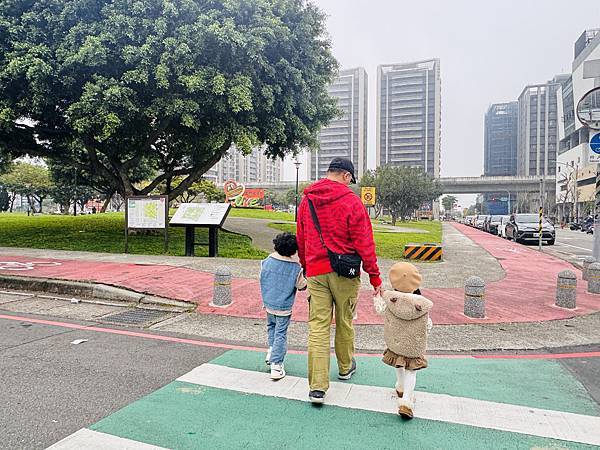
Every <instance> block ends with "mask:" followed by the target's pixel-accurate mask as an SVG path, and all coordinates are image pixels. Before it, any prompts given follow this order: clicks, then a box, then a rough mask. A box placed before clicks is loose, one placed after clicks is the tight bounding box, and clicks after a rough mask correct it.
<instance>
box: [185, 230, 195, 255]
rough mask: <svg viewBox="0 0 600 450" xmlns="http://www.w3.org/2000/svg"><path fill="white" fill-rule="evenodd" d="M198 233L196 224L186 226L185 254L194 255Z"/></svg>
mask: <svg viewBox="0 0 600 450" xmlns="http://www.w3.org/2000/svg"><path fill="white" fill-rule="evenodd" d="M195 240H196V233H195V228H194V226H193V225H192V226H187V227H185V256H194V245H195V242H194V241H195Z"/></svg>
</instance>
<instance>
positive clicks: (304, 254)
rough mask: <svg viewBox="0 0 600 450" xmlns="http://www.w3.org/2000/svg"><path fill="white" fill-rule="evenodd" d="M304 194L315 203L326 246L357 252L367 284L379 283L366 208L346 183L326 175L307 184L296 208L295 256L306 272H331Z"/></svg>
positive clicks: (373, 243) (341, 250)
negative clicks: (366, 277) (298, 258)
mask: <svg viewBox="0 0 600 450" xmlns="http://www.w3.org/2000/svg"><path fill="white" fill-rule="evenodd" d="M307 197H308V198H310V199H311V200H312V202H313V205H314V206H315V210H316V212H317V217H318V218H319V223H320V224H321V230H322V232H323V239H324V241H325V244H326V245H327V247H329V249H330V250H331V251H333V252H335V253H354V252H356V253H358V254H359V255H360V257H361V258H362V266H363V270H364V271H365V272H367V273H368V274H369V277H370V280H371V285H372V286H373V287H377V286H379V285H381V278H380V277H379V267H378V266H377V255H376V254H375V242H374V241H373V229H372V228H371V220H370V219H369V215H368V214H367V210H366V209H365V207H364V206H363V204H362V202H361V201H360V199H359V198H358V196H357V195H356V194H354V192H352V190H351V189H350V188H349V187H348V186H345V185H343V184H342V183H338V182H337V181H332V180H328V179H323V180H319V181H317V182H316V183H313V184H312V185H310V186H309V187H307V188H306V189H305V190H304V198H303V199H302V202H301V203H300V207H299V209H298V227H297V233H296V238H297V240H298V256H299V257H300V263H301V264H302V267H303V268H304V270H305V271H306V276H307V277H314V276H317V275H323V274H326V273H330V272H333V270H332V269H331V264H330V263H329V256H328V255H327V250H326V249H325V248H323V246H322V245H321V241H320V240H319V233H318V232H317V229H316V228H315V225H314V223H313V220H312V217H311V215H310V209H309V206H308V201H307V200H306V199H307Z"/></svg>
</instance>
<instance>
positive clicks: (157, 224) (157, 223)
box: [127, 196, 167, 230]
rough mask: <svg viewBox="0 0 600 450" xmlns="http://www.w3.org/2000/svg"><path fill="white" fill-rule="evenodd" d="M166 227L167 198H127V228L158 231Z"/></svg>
mask: <svg viewBox="0 0 600 450" xmlns="http://www.w3.org/2000/svg"><path fill="white" fill-rule="evenodd" d="M166 226H167V197H166V196H155V197H128V198H127V228H129V229H138V230H139V229H153V230H157V229H164V228H165V227H166Z"/></svg>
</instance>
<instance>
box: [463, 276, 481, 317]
mask: <svg viewBox="0 0 600 450" xmlns="http://www.w3.org/2000/svg"><path fill="white" fill-rule="evenodd" d="M464 311H465V316H467V317H472V318H474V319H483V318H485V281H483V280H482V279H481V278H479V277H469V278H467V281H465V310H464Z"/></svg>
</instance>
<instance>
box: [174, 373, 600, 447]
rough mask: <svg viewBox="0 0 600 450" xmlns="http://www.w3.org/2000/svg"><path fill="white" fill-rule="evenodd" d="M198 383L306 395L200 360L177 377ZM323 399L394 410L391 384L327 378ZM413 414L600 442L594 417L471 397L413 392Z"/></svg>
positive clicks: (297, 382)
mask: <svg viewBox="0 0 600 450" xmlns="http://www.w3.org/2000/svg"><path fill="white" fill-rule="evenodd" d="M178 381H183V382H187V383H192V384H198V385H202V386H209V387H214V388H220V389H228V390H232V391H238V392H244V393H250V394H259V395H265V396H274V397H281V398H287V399H292V400H301V401H308V382H307V380H306V378H299V377H294V376H289V375H288V376H287V377H286V378H284V379H282V380H280V381H277V382H273V381H271V380H270V378H269V376H268V374H266V373H261V372H255V371H248V370H242V369H235V368H231V367H226V366H220V365H215V364H203V365H201V366H199V367H197V368H195V369H194V370H192V371H191V372H189V373H187V374H186V375H183V376H182V377H180V378H178ZM325 402H326V405H334V406H339V407H343V408H352V409H362V410H367V411H376V412H383V413H390V414H396V412H397V398H396V396H395V394H394V391H393V389H391V388H382V387H378V386H363V385H358V384H352V383H338V382H332V383H331V385H330V388H329V391H328V392H327V397H326V401H325ZM415 415H416V417H418V418H422V419H430V420H437V421H442V422H449V423H456V424H462V425H469V426H474V427H479V428H487V429H495V430H501V431H509V432H513V433H522V434H528V435H533V436H540V437H545V438H552V439H562V440H566V441H573V442H580V443H584V444H591V445H600V417H595V416H586V415H582V414H573V413H567V412H561V411H552V410H545V409H538V408H530V407H527V406H520V405H510V404H506V403H496V402H490V401H485V400H475V399H471V398H465V397H454V396H450V395H443V394H432V393H428V392H418V393H417V407H416V411H415Z"/></svg>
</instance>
